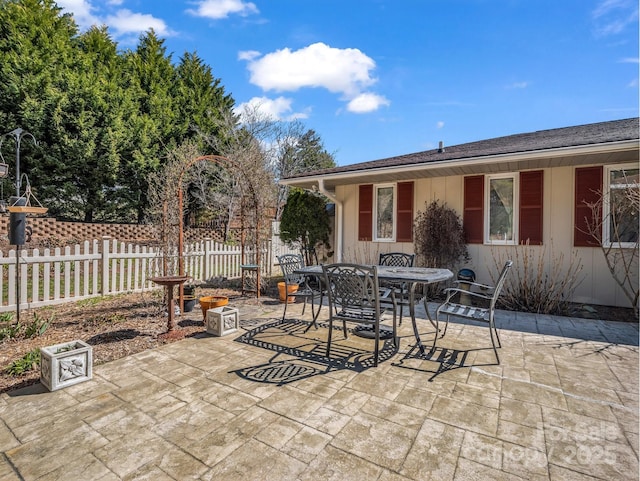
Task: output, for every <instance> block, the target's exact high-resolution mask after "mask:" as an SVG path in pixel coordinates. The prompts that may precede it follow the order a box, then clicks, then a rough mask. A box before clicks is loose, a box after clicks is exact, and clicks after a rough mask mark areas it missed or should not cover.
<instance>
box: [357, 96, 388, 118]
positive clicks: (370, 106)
mask: <svg viewBox="0 0 640 481" xmlns="http://www.w3.org/2000/svg"><path fill="white" fill-rule="evenodd" d="M389 104H390V102H389V101H388V100H387V99H386V98H384V97H382V96H381V95H376V94H372V93H368V92H365V93H362V94H360V95H358V96H357V97H355V98H354V99H352V100H351V101H350V102H349V103H348V104H347V110H348V111H349V112H353V113H356V114H363V113H367V112H373V111H375V110H378V109H379V108H380V107H381V106H383V105H389Z"/></svg>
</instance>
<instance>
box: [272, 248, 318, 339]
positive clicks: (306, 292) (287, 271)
mask: <svg viewBox="0 0 640 481" xmlns="http://www.w3.org/2000/svg"><path fill="white" fill-rule="evenodd" d="M277 259H278V264H280V269H281V270H282V275H283V277H284V284H285V304H284V312H283V313H282V320H283V321H284V320H285V319H286V316H287V306H288V305H289V297H293V298H294V299H295V298H302V299H304V305H303V306H302V314H303V315H304V311H305V309H306V308H307V301H309V300H310V301H311V313H312V314H313V325H314V326H315V327H316V328H317V327H318V326H317V324H316V319H318V315H319V314H320V308H321V307H322V298H323V292H322V289H321V287H322V284H321V282H320V281H316V282H314V283H313V286H312V285H311V284H310V282H309V279H308V278H307V276H304V275H302V274H296V273H295V271H297V270H298V269H302V268H303V267H304V266H305V265H304V258H303V257H302V255H301V254H284V255H281V256H278V257H277ZM294 285H295V286H298V290H297V291H296V292H292V293H289V287H290V286H294ZM316 300H317V310H316Z"/></svg>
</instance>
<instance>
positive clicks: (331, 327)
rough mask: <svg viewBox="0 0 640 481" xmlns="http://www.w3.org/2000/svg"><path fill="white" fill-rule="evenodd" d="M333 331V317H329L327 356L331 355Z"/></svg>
mask: <svg viewBox="0 0 640 481" xmlns="http://www.w3.org/2000/svg"><path fill="white" fill-rule="evenodd" d="M331 333H333V319H331V318H329V333H328V334H327V357H331Z"/></svg>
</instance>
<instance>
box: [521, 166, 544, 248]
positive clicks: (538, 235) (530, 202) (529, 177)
mask: <svg viewBox="0 0 640 481" xmlns="http://www.w3.org/2000/svg"><path fill="white" fill-rule="evenodd" d="M543 189H544V171H542V170H536V171H531V172H521V173H520V229H519V230H520V242H521V243H526V242H527V240H529V244H530V245H538V246H539V245H542V202H543Z"/></svg>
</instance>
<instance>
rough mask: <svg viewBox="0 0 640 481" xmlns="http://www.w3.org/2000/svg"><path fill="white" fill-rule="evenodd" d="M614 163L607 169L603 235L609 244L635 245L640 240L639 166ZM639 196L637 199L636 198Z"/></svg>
mask: <svg viewBox="0 0 640 481" xmlns="http://www.w3.org/2000/svg"><path fill="white" fill-rule="evenodd" d="M629 167H630V166H627V167H626V168H625V167H623V166H612V167H608V168H607V169H606V178H605V182H606V184H605V186H606V188H607V191H608V195H605V197H604V203H603V210H604V212H606V213H607V215H606V218H605V219H604V222H603V226H602V227H603V233H602V238H603V239H604V243H605V245H612V244H613V245H618V246H620V247H634V246H635V244H636V243H637V242H638V221H639V219H638V204H637V199H638V172H639V169H637V168H635V169H634V168H629ZM634 198H635V199H636V202H635V203H634V202H633V200H634Z"/></svg>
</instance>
